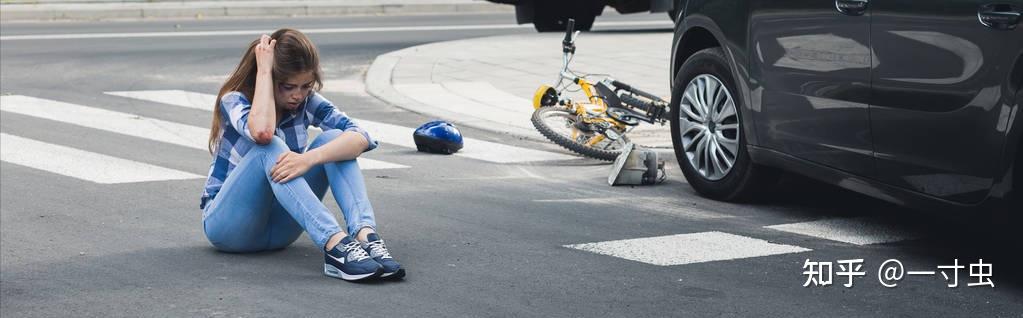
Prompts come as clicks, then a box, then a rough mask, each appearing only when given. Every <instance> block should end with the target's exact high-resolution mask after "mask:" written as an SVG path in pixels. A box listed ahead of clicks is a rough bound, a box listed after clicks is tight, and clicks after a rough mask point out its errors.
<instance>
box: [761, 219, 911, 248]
mask: <svg viewBox="0 0 1023 318" xmlns="http://www.w3.org/2000/svg"><path fill="white" fill-rule="evenodd" d="M764 228H768V229H773V230H778V231H783V232H788V233H795V234H800V235H806V236H812V237H816V238H822V239H826V240H831V241H837V242H844V243H849V244H855V245H870V244H881V243H893V242H899V241H904V240H909V239H914V238H916V237H917V235H916V234H915V233H911V232H907V231H908V230H907V229H905V228H899V227H897V226H893V225H892V223H891V222H890V221H884V220H879V219H873V218H831V219H823V220H817V221H810V222H800V223H789V224H779V225H771V226H765V227H764Z"/></svg>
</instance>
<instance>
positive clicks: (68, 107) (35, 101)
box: [0, 95, 408, 170]
mask: <svg viewBox="0 0 1023 318" xmlns="http://www.w3.org/2000/svg"><path fill="white" fill-rule="evenodd" d="M178 102H182V101H181V100H179V101H178ZM179 106H181V105H179ZM0 111H5V112H11V113H15V114H20V115H26V116H32V117H37V118H42V119H47V120H53V121H58V122H62V123H68V124H72V125H77V126H82V127H86V128H92V129H98V130H103V131H108V132H112V133H117V134H122V135H128V136H132V137H138V138H143V139H149V140H153V141H159V142H164V143H169V144H174V145H179V146H184V147H188V148H192V149H199V150H203V151H206V141H207V139H208V138H209V134H210V129H209V128H208V127H197V126H191V125H185V124H179V123H175V122H169V121H164V120H159V119H154V118H147V117H142V116H138V115H135V114H128V113H121V112H116V111H111V110H106V109H101V108H94V107H88V106H82V105H77V104H71V103H65V102H59V101H54V100H48V99H42V98H36V97H30V96H22V95H10V96H0ZM359 166H360V167H361V168H362V169H367V170H372V169H395V168H408V166H404V165H399V164H394V163H389V162H383V161H379V160H373V159H367V158H359Z"/></svg>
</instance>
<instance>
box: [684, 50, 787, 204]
mask: <svg viewBox="0 0 1023 318" xmlns="http://www.w3.org/2000/svg"><path fill="white" fill-rule="evenodd" d="M701 75H709V76H701ZM698 77H699V78H700V79H701V80H707V79H714V80H717V83H720V84H723V87H724V88H726V89H727V91H726V92H725V93H728V94H727V95H723V96H728V95H730V97H731V98H732V101H733V104H734V110H735V112H734V113H735V114H734V115H728V117H729V118H730V119H729V120H730V122H729V126H734V124H737V127H736V128H728V129H729V132H730V133H732V137H729V138H731V139H728V140H734V141H737V142H735V144H737V147H736V148H737V151H736V152H737V153H735V154H732V155H734V157H733V161H732V166H731V168H730V169H727V171H724V172H722V171H721V170H725V169H717V170H718V175H717V176H708V172H707V171H710V170H714V168H712V167H710V166H708V168H707V169H704V170H701V169H699V168H697V167H696V165H698V164H696V163H693V162H691V160H690V158H691V157H690V156H691V155H693V154H694V153H699V152H698V150H696V151H694V152H692V153H688V154H687V149H684V147H685V146H686V144H684V142H683V140H684V139H685V138H687V137H684V136H683V134H682V132H683V128H682V124H683V121H686V122H685V124H686V125H687V126H686V127H687V128H686V134H687V136H689V134H690V133H692V132H693V131H697V130H694V129H690V128H692V127H711V126H712V125H710V124H706V125H703V126H695V125H693V124H691V123H693V121H690V120H688V119H683V118H682V117H681V115H683V112H682V110H681V107H682V106H683V105H682V100H683V94H684V93H685V91H686V89H687V88H688V87H689V84H690V83H696V81H694V80H695V79H697V78H698ZM735 83H736V82H735V79H734V77H733V76H732V72H731V67H730V66H729V64H728V61H727V59H726V58H725V53H724V51H723V50H722V49H721V48H719V47H715V48H708V49H704V50H701V51H699V52H696V53H695V54H693V55H692V56H690V57H689V58H688V59H687V60H686V61H685V63H683V64H682V67H681V68H680V69H679V72H678V73H677V74H676V76H675V82H674V85H673V86H672V87H673V88H672V94H671V113H670V119H671V139H672V145H673V146H674V148H675V157H676V158H677V159H678V164H679V167H680V168H681V170H682V173H683V174H684V175H685V177H686V180H687V181H688V182H689V184H690V185H691V186H692V187H693V189H694V190H696V192H698V193H699V194H700V195H703V196H705V197H708V198H712V199H715V200H721V201H734V202H741V201H750V200H753V199H755V198H757V197H758V195H760V194H761V193H763V192H764V191H765V189H766V188H767V186H769V185H770V184H773V183H774V182H775V181H777V179H778V176H779V174H780V173H779V171H778V170H776V169H774V168H771V167H766V166H761V165H758V164H755V163H753V162H752V160H751V159H750V156H749V152H748V150H747V142H746V137H745V133H744V132H743V130H744V129H745V128H746V125H749V124H750V121H749V120H748V119H745V118H742V111H741V110H742V108H743V107H744V106H745V102H744V100H743V98H741V95H739V94H738V93H739V91H738V90H737V89H736V85H735ZM720 84H719V85H720ZM694 104H696V103H694V102H687V105H689V106H691V107H696V106H693V105H694ZM722 104H723V105H724V106H721V107H719V109H724V108H725V107H726V106H727V105H726V104H725V103H722ZM690 110H691V111H692V110H693V108H690ZM706 117H707V116H704V118H706ZM722 117H724V115H722ZM686 118H690V116H689V115H686ZM715 125H721V126H722V127H724V124H721V123H718V124H715ZM732 129H734V130H735V131H731V130H732ZM707 131H710V132H711V133H710V134H717V132H720V133H721V134H724V133H725V132H726V130H725V128H714V127H711V128H709V129H708V130H707ZM703 136H704V138H709V139H713V140H709V141H707V142H712V143H714V144H715V145H718V146H716V147H717V148H718V149H722V147H724V146H720V145H723V144H724V143H719V141H718V140H719V139H717V138H718V136H714V138H710V137H706V136H708V135H706V134H704V135H703ZM698 140H700V139H699V138H692V139H690V141H689V145H690V146H692V145H693V143H698V142H697V141H698ZM719 144H720V145H719ZM690 149H693V148H692V147H690ZM696 149H698V147H697V148H696ZM703 149H713V148H712V147H710V146H709V145H708V146H707V147H704V148H703ZM722 150H723V151H726V152H727V151H728V150H727V147H726V148H724V149H722ZM711 153H712V155H713V154H714V152H713V151H711ZM694 157H695V156H694ZM715 158H717V157H715ZM704 159H706V157H704ZM694 160H695V159H694ZM721 162H722V163H724V162H727V161H721ZM699 165H710V164H708V163H701V164H699ZM722 166H723V165H722Z"/></svg>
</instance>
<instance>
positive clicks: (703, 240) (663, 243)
mask: <svg viewBox="0 0 1023 318" xmlns="http://www.w3.org/2000/svg"><path fill="white" fill-rule="evenodd" d="M565 247H568V248H574V249H578V250H583V251H588V252H593V253H597V254H602V255H608V256H614V257H618V258H624V259H628V260H633V261H637V262H643V263H647V264H652V265H659V266H670V265H684V264H694V263H704V262H712V261H724V260H734V259H743V258H750V257H760V256H769V255H780V254H790V253H801V252H808V251H810V249H808V248H803V247H799V246H793V245H784V244H775V243H770V242H768V241H764V240H761V239H755V238H751V237H745V236H741V235H735V234H729V233H723V232H701V233H690V234H677V235H668V236H657V237H646V238H638V239H628V240H618V241H607V242H596V243H585V244H573V245H565Z"/></svg>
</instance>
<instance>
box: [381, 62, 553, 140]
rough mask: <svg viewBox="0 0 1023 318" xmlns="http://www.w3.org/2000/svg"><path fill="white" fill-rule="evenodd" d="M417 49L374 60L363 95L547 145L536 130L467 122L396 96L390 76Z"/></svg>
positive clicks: (457, 115)
mask: <svg viewBox="0 0 1023 318" xmlns="http://www.w3.org/2000/svg"><path fill="white" fill-rule="evenodd" d="M424 45H430V44H424ZM418 47H419V46H413V47H410V48H405V49H401V50H397V51H393V52H390V53H386V54H382V55H380V56H377V58H376V59H374V60H373V63H372V64H371V65H370V67H369V69H368V70H367V71H366V91H367V92H368V93H369V94H370V95H373V96H374V97H376V98H378V99H380V100H382V101H384V102H386V103H388V104H391V105H394V106H396V107H398V108H401V109H404V110H408V111H410V112H413V113H417V114H421V115H426V116H431V117H436V118H439V119H444V120H448V121H451V122H453V123H455V124H457V125H464V126H468V127H472V128H477V129H482V130H486V131H490V132H495V133H500V134H506V135H512V136H516V137H519V138H524V139H529V140H534V141H540V142H547V141H548V140H547V139H545V138H544V137H543V136H542V135H540V134H539V133H538V132H537V131H535V130H527V129H522V128H519V127H511V126H508V125H506V124H502V123H496V122H492V121H488V120H485V119H479V118H467V115H466V114H463V113H457V112H452V111H449V110H446V109H441V108H437V107H433V106H430V105H427V104H424V103H421V102H419V101H416V100H414V99H412V98H410V97H408V96H405V95H404V94H402V93H400V92H398V90H397V89H395V88H394V86H393V85H392V82H391V75H392V74H393V71H394V68H395V66H397V65H398V63H399V62H400V61H401V58H402V56H403V55H405V54H406V53H407V52H414V51H416V49H417V48H418Z"/></svg>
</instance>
